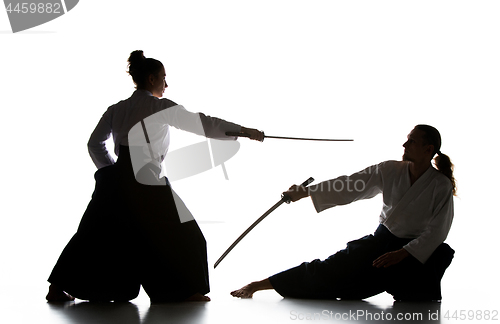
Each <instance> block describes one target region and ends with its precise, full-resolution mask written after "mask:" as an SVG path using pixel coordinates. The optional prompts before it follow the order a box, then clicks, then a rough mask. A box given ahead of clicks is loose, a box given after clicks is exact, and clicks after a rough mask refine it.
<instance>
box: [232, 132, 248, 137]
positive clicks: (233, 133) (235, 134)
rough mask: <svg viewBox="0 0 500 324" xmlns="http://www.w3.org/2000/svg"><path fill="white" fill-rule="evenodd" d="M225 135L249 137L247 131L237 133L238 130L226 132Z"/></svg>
mask: <svg viewBox="0 0 500 324" xmlns="http://www.w3.org/2000/svg"><path fill="white" fill-rule="evenodd" d="M226 135H227V136H236V137H248V138H249V137H250V134H248V133H238V132H226Z"/></svg>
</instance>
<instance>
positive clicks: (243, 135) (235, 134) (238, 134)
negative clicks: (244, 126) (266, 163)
mask: <svg viewBox="0 0 500 324" xmlns="http://www.w3.org/2000/svg"><path fill="white" fill-rule="evenodd" d="M226 135H227V136H236V137H250V134H247V133H237V132H226ZM264 138H276V139H288V140H299V141H328V142H352V141H354V140H353V139H329V138H305V137H284V136H269V135H265V134H264Z"/></svg>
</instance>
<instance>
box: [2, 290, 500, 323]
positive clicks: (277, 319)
mask: <svg viewBox="0 0 500 324" xmlns="http://www.w3.org/2000/svg"><path fill="white" fill-rule="evenodd" d="M44 288H45V289H46V288H47V287H45V286H43V285H39V286H37V287H32V289H28V288H25V289H17V288H15V287H14V286H4V287H3V288H2V289H1V293H0V296H1V297H0V298H1V299H0V304H1V307H2V309H3V311H2V313H3V316H2V317H3V319H4V320H2V322H3V323H9V324H11V323H51V324H59V323H75V324H76V323H120V324H140V323H141V324H153V323H154V324H156V323H178V324H182V323H189V324H193V323H196V324H198V323H221V322H222V323H229V321H231V322H233V323H293V322H299V323H300V322H303V323H310V322H341V323H342V322H349V323H380V322H382V323H383V322H393V323H394V322H396V323H464V322H474V323H477V322H486V323H488V322H493V323H495V322H496V321H498V319H499V315H498V309H499V308H498V305H494V304H496V303H495V302H494V301H493V300H481V299H480V298H478V297H477V296H476V297H474V296H471V295H464V296H460V295H459V294H452V295H451V296H449V298H446V299H443V301H442V302H429V303H427V302H425V303H404V302H393V300H392V297H391V296H390V295H388V294H385V293H383V294H380V295H377V296H374V297H372V298H369V299H367V300H364V301H333V300H331V301H319V300H302V299H284V298H282V297H281V296H279V295H278V294H277V293H275V292H274V291H263V292H258V293H256V294H255V295H254V298H252V299H236V298H233V297H232V296H230V295H229V291H223V290H222V289H221V290H219V289H216V290H213V291H212V292H211V293H210V294H209V296H210V297H211V298H212V301H210V302H186V303H172V304H153V305H151V304H150V302H149V298H148V297H147V295H146V294H145V293H144V292H143V291H142V290H141V293H140V295H139V297H138V298H136V299H134V300H132V301H131V302H129V303H89V302H86V301H82V300H76V301H75V302H66V303H47V302H46V301H45V300H44V294H45V289H44Z"/></svg>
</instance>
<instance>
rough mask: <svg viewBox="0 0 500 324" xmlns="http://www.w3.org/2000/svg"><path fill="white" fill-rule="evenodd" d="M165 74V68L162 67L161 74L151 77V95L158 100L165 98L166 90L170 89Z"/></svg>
mask: <svg viewBox="0 0 500 324" xmlns="http://www.w3.org/2000/svg"><path fill="white" fill-rule="evenodd" d="M166 76H167V75H166V73H165V68H164V67H162V68H161V70H160V72H158V75H156V76H154V75H151V76H150V82H151V93H152V94H153V96H155V97H157V98H161V97H163V93H164V92H165V89H166V88H167V87H168V85H167V82H166V81H165V77H166Z"/></svg>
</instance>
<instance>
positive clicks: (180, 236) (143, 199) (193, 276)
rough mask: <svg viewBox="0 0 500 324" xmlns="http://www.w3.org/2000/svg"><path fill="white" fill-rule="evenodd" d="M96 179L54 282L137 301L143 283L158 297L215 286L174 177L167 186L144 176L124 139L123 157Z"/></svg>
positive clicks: (91, 295) (79, 292) (101, 297)
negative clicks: (180, 205) (183, 217)
mask: <svg viewBox="0 0 500 324" xmlns="http://www.w3.org/2000/svg"><path fill="white" fill-rule="evenodd" d="M95 180H96V187H95V190H94V193H93V195H92V199H91V201H90V203H89V205H88V207H87V210H86V211H85V213H84V215H83V217H82V220H81V222H80V225H79V227H78V230H77V232H76V234H75V235H74V236H73V238H72V239H71V240H70V242H69V243H68V244H67V246H66V247H65V249H64V250H63V252H62V253H61V256H60V257H59V260H58V261H57V263H56V265H55V266H54V269H53V270H52V273H51V275H50V277H49V279H48V281H49V282H50V283H52V284H54V285H57V286H58V287H59V288H61V289H62V290H64V291H66V292H67V293H68V294H70V295H72V296H74V297H76V298H79V299H84V300H91V301H92V300H96V301H111V300H115V301H126V300H131V299H134V298H135V297H137V295H138V293H139V288H140V286H141V285H142V286H143V288H144V290H145V291H146V293H147V294H148V295H149V297H150V299H151V301H152V302H168V301H182V300H184V299H186V298H188V297H190V296H191V295H193V294H195V293H200V294H202V295H204V294H206V293H208V292H209V291H210V288H209V281H208V264H207V253H206V242H205V238H204V236H203V234H202V232H201V230H200V228H199V227H198V224H197V223H196V221H194V220H191V221H188V222H184V223H181V221H180V219H179V215H178V213H177V208H176V205H175V202H174V198H173V195H172V190H171V187H170V185H169V183H168V180H167V179H164V180H165V185H161V186H150V185H142V184H140V183H138V182H137V181H136V180H135V177H134V174H133V170H132V164H131V160H130V153H129V149H128V147H125V146H121V147H120V157H119V158H118V161H117V162H116V164H114V165H111V166H107V167H104V168H101V169H99V170H98V171H97V172H96V173H95Z"/></svg>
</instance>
